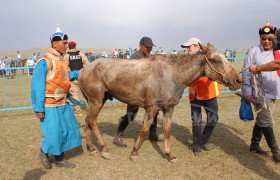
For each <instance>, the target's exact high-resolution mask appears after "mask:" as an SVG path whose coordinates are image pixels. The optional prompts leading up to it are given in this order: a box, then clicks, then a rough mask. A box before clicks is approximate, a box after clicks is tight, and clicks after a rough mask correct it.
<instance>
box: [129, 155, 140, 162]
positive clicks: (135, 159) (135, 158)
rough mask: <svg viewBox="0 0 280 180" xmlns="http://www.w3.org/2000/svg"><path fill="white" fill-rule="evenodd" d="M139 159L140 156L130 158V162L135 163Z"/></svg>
mask: <svg viewBox="0 0 280 180" xmlns="http://www.w3.org/2000/svg"><path fill="white" fill-rule="evenodd" d="M137 159H138V156H130V160H131V161H133V162H135V161H137Z"/></svg>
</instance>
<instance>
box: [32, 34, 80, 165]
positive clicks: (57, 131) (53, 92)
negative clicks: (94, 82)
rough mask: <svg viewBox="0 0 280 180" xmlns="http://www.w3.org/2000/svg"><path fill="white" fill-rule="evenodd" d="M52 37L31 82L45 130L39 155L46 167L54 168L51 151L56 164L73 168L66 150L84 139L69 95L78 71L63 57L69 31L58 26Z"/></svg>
mask: <svg viewBox="0 0 280 180" xmlns="http://www.w3.org/2000/svg"><path fill="white" fill-rule="evenodd" d="M50 40H51V47H50V48H49V49H48V51H47V53H46V54H45V55H44V56H43V57H42V58H41V59H39V60H38V62H37V64H36V66H35V69H34V73H33V74H34V76H33V78H32V85H31V100H32V105H33V107H34V111H35V114H36V116H37V117H38V118H39V119H40V125H41V130H42V133H43V140H42V143H41V148H40V152H39V158H40V160H41V162H42V164H43V165H44V167H45V168H46V169H50V168H51V163H50V161H49V158H48V154H52V155H54V156H55V164H56V165H57V166H60V167H66V168H74V167H75V164H71V163H69V162H68V161H66V159H65V157H64V152H65V151H67V150H70V149H72V148H75V147H78V146H80V145H81V144H82V141H81V136H80V131H79V125H78V123H77V120H76V118H75V115H74V112H73V110H72V108H71V106H70V105H69V103H68V102H66V98H67V94H68V92H69V89H70V80H75V79H77V77H78V75H79V71H69V68H68V66H67V64H66V63H65V62H64V61H63V60H62V55H63V54H65V53H66V50H67V47H68V41H67V40H68V36H67V34H65V33H63V32H61V31H60V29H58V30H57V32H55V33H54V34H53V35H52V36H51V39H50Z"/></svg>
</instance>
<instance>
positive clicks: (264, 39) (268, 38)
mask: <svg viewBox="0 0 280 180" xmlns="http://www.w3.org/2000/svg"><path fill="white" fill-rule="evenodd" d="M272 39H273V38H271V37H262V38H261V40H262V41H266V40H268V41H272Z"/></svg>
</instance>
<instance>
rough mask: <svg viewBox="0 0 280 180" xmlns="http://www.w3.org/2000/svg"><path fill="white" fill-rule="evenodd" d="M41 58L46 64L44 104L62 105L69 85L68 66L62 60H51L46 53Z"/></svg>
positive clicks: (51, 105) (50, 105)
mask: <svg viewBox="0 0 280 180" xmlns="http://www.w3.org/2000/svg"><path fill="white" fill-rule="evenodd" d="M42 59H45V60H46V62H47V65H48V71H47V75H46V94H45V106H49V107H53V106H61V105H64V104H65V101H66V97H67V93H68V92H69V89H70V86H71V84H70V79H69V75H68V70H69V68H68V66H67V64H66V62H64V61H63V60H52V59H51V58H49V57H48V56H47V55H45V56H44V57H43V58H42Z"/></svg>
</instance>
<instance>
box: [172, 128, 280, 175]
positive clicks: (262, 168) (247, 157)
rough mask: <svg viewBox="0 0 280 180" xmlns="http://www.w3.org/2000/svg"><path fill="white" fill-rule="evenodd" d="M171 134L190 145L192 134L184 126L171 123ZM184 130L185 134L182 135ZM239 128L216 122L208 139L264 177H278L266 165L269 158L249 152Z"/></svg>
mask: <svg viewBox="0 0 280 180" xmlns="http://www.w3.org/2000/svg"><path fill="white" fill-rule="evenodd" d="M172 129H173V131H172V135H173V136H174V137H175V138H176V139H177V140H178V141H180V142H181V143H182V144H185V145H186V146H187V147H188V148H191V147H192V145H191V144H190V143H189V142H192V134H191V133H190V130H189V129H187V128H186V127H184V126H182V125H179V124H177V123H173V124H172ZM182 132H185V135H182ZM239 133H240V132H239V130H237V129H235V128H233V127H230V126H227V125H225V124H223V123H218V124H217V126H216V128H215V130H214V132H213V135H212V137H211V139H210V143H213V144H214V145H215V146H216V147H219V148H220V149H221V150H223V151H224V152H225V153H227V154H228V155H229V156H233V157H234V158H235V159H236V160H238V162H239V163H240V164H241V165H242V166H243V167H245V168H246V169H249V170H251V171H253V172H254V173H256V174H258V175H259V176H261V177H263V178H266V179H280V175H279V174H277V173H276V172H275V171H274V170H272V169H271V168H270V167H269V166H267V161H271V158H265V159H263V158H261V157H259V156H258V155H257V154H254V153H251V152H249V146H248V144H247V143H246V142H245V141H244V140H243V139H241V138H240V137H239V136H238V135H237V134H239Z"/></svg>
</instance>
